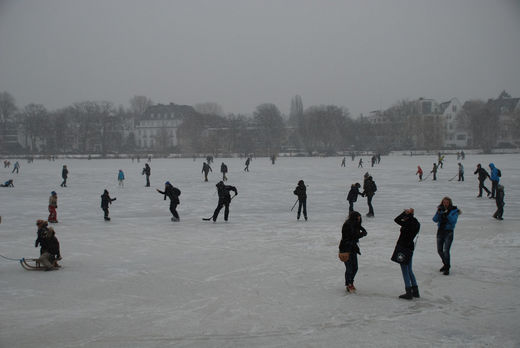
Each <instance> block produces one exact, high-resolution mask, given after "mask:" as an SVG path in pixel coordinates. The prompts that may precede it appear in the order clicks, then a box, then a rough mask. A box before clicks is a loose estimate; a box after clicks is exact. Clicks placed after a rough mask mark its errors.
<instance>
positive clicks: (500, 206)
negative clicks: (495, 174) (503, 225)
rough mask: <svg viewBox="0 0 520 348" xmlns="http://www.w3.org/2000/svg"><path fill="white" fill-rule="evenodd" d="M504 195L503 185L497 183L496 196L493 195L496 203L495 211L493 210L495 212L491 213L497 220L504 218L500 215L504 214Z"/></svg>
mask: <svg viewBox="0 0 520 348" xmlns="http://www.w3.org/2000/svg"><path fill="white" fill-rule="evenodd" d="M504 195H505V193H504V186H503V185H500V184H498V185H497V191H496V197H495V201H496V204H497V211H496V212H495V214H493V217H494V218H495V219H497V220H504V218H503V217H502V215H504V205H505V203H504Z"/></svg>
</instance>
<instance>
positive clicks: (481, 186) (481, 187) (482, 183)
mask: <svg viewBox="0 0 520 348" xmlns="http://www.w3.org/2000/svg"><path fill="white" fill-rule="evenodd" d="M482 189H484V191H486V192H487V194H488V195H489V193H490V191H489V190H488V188H487V187H486V186H485V185H484V180H482V181H480V180H479V181H478V195H479V196H482Z"/></svg>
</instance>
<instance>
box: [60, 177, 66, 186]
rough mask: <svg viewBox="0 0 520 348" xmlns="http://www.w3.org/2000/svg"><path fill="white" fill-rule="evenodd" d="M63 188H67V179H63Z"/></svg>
mask: <svg viewBox="0 0 520 348" xmlns="http://www.w3.org/2000/svg"><path fill="white" fill-rule="evenodd" d="M60 186H61V187H67V178H63V182H62V183H61V185H60Z"/></svg>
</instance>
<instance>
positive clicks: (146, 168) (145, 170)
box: [141, 163, 152, 187]
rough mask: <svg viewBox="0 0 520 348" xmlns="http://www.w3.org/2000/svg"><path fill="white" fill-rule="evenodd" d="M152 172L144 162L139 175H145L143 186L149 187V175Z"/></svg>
mask: <svg viewBox="0 0 520 348" xmlns="http://www.w3.org/2000/svg"><path fill="white" fill-rule="evenodd" d="M151 174H152V168H150V166H149V165H148V163H145V164H144V168H143V172H142V173H141V175H146V185H145V187H150V175H151Z"/></svg>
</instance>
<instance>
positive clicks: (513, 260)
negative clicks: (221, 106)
mask: <svg viewBox="0 0 520 348" xmlns="http://www.w3.org/2000/svg"><path fill="white" fill-rule="evenodd" d="M519 157H520V156H519V155H493V156H490V155H468V156H467V157H466V159H465V160H464V161H462V162H463V164H464V166H465V169H466V175H465V176H466V181H464V182H457V180H456V179H455V180H453V181H449V179H450V178H451V177H453V176H454V175H455V174H456V173H457V162H458V161H457V160H456V158H455V156H447V159H446V161H445V165H444V168H443V169H441V170H440V171H439V175H438V181H437V182H434V181H431V177H430V178H429V179H428V180H426V181H424V182H418V179H417V177H416V176H415V171H416V167H417V165H421V166H422V168H423V170H424V171H425V176H426V175H427V173H428V172H429V171H430V170H431V167H432V163H433V162H434V161H435V160H436V158H435V157H434V156H414V157H410V156H402V155H400V154H396V155H392V156H384V157H383V158H382V161H381V164H379V165H377V166H375V167H374V168H370V167H369V166H367V165H365V168H363V169H361V168H359V169H358V168H357V163H358V161H357V158H356V160H355V161H354V162H352V161H350V159H349V158H347V167H346V168H341V167H340V163H341V158H338V157H329V158H279V159H278V160H277V162H276V164H275V165H271V163H270V161H269V159H267V158H256V159H254V160H253V161H252V163H251V166H250V172H248V173H247V172H244V171H243V168H244V159H238V158H233V159H229V158H225V159H221V158H216V159H215V163H213V164H212V168H213V173H210V176H209V177H210V182H204V181H203V176H202V173H201V168H202V160H201V159H197V160H196V161H193V160H192V159H154V160H153V161H152V162H151V167H152V176H151V183H152V187H148V188H146V187H144V184H145V178H144V176H142V175H141V170H142V168H143V166H144V161H141V162H140V163H137V162H134V163H132V162H131V161H130V160H128V159H118V160H78V159H58V160H56V161H55V162H49V161H43V160H36V161H35V162H34V163H26V162H22V161H21V162H20V164H21V170H20V173H19V174H11V173H10V170H8V169H4V168H1V169H0V180H1V181H2V182H3V181H5V180H7V179H9V178H13V179H14V184H15V187H14V188H1V189H0V202H1V203H0V204H1V205H0V215H2V223H1V224H0V241H1V243H0V254H1V255H3V256H7V257H10V258H15V259H17V258H21V257H36V256H37V255H38V250H39V249H36V248H34V240H35V238H36V226H35V221H36V220H37V219H41V218H45V219H46V218H47V215H48V212H47V202H48V197H49V195H50V192H51V191H52V190H55V191H57V192H58V220H59V221H60V222H59V224H57V225H55V226H54V227H55V229H56V233H57V237H58V239H59V240H60V243H61V250H62V255H63V260H62V262H61V263H62V265H63V268H62V269H61V270H59V271H53V272H29V271H26V270H24V269H22V268H21V267H20V265H19V264H17V262H16V261H9V260H5V259H0V308H1V310H0V346H1V347H37V346H38V347H39V346H53V347H165V346H175V347H244V346H247V347H282V346H283V347H345V346H379V347H381V346H408V347H416V346H446V347H452V346H468V345H469V346H478V347H480V346H496V347H515V346H516V347H518V346H519V345H520V324H519V322H520V321H519V318H520V312H519V309H520V298H519V297H518V296H517V295H518V293H519V292H518V288H519V285H520V279H519V266H520V253H519V252H520V235H519V227H520V217H519V213H520V209H519V207H520V201H519V200H518V198H517V197H518V192H519V191H520V170H519V169H520V160H519ZM222 161H224V162H225V163H226V164H228V167H229V169H230V173H229V175H228V177H229V181H228V182H227V183H228V184H230V185H235V186H236V187H237V188H238V196H237V197H236V198H235V199H234V200H233V201H232V203H231V213H230V221H229V222H227V223H226V222H224V221H223V211H222V212H221V214H220V216H219V220H218V221H217V223H215V224H214V223H212V222H203V221H202V220H201V218H204V217H209V216H211V214H212V212H213V210H214V208H215V206H216V203H217V196H216V194H215V191H216V190H215V184H216V183H217V182H218V181H219V179H220V175H219V173H218V172H219V168H220V163H221V162H222ZM12 162H13V161H12ZM364 162H365V163H367V164H368V163H369V161H368V157H365V159H364ZM490 162H494V163H495V164H496V165H497V167H498V168H500V169H501V171H502V183H503V184H504V186H505V193H506V206H505V213H504V218H505V220H504V221H496V220H495V219H493V218H492V217H491V215H492V214H493V212H494V211H495V209H496V207H495V202H494V201H493V200H490V199H487V198H476V195H477V187H478V182H477V179H476V175H473V171H474V170H475V166H476V164H477V163H482V164H483V166H484V167H485V168H486V169H488V168H487V166H488V164H489V163H490ZM63 164H66V165H67V166H68V168H69V180H68V187H67V188H61V187H60V186H59V184H60V183H61V167H62V165H63ZM118 169H123V171H124V172H125V175H126V180H125V187H124V188H118V186H117V173H118ZM366 171H369V172H370V174H371V175H372V176H373V177H374V180H375V181H376V183H377V186H378V191H377V193H376V195H375V197H374V202H373V203H374V209H375V218H371V219H367V218H365V219H364V221H363V224H364V226H365V228H366V229H367V231H368V236H367V237H366V238H364V239H362V240H361V241H360V248H361V252H362V255H361V256H360V257H359V272H358V274H357V276H356V287H357V288H358V293H357V294H347V293H346V292H345V287H344V265H343V264H342V263H341V262H339V260H338V258H337V251H338V248H337V247H338V243H339V239H340V237H341V226H342V223H343V221H344V219H345V217H346V213H347V211H348V204H347V202H346V193H347V191H348V189H349V188H350V185H351V184H352V183H354V182H361V183H362V177H363V174H364V173H365V172H366ZM300 179H303V180H305V183H306V184H307V185H308V214H309V221H307V222H305V221H297V220H296V212H295V211H293V212H291V211H290V209H291V206H292V205H293V203H294V201H295V200H296V196H294V195H293V193H292V192H293V190H294V188H295V187H296V184H297V182H298V180H300ZM167 180H169V181H170V182H172V184H173V185H174V186H176V187H178V188H180V189H181V191H182V195H181V196H180V200H181V204H180V205H179V207H178V211H179V214H180V217H181V221H180V222H177V223H173V222H171V221H170V212H169V209H168V206H169V201H164V200H163V196H162V195H160V194H158V193H157V192H156V191H155V188H160V189H163V188H164V182H165V181H167ZM487 184H489V182H487ZM105 188H107V189H108V190H109V191H110V193H111V195H112V197H117V201H115V202H114V203H113V204H112V206H111V208H110V216H111V217H112V221H111V222H108V223H107V222H105V221H103V212H102V211H101V209H100V195H101V194H102V192H103V189H105ZM445 195H449V196H451V197H452V198H453V201H454V204H455V205H457V206H458V207H459V208H460V209H461V210H462V215H461V216H460V218H459V221H458V224H457V227H456V229H455V239H454V242H453V246H452V272H451V274H450V275H449V276H444V275H442V274H441V273H439V271H438V269H439V268H440V266H441V262H440V259H439V256H438V255H437V252H436V245H435V244H436V243H435V235H436V226H435V224H434V223H433V222H432V221H431V218H432V216H433V214H434V212H435V207H436V206H437V204H439V203H440V201H441V198H442V197H443V196H445ZM408 207H413V208H415V210H416V216H417V218H418V219H419V221H420V222H421V232H420V237H419V240H418V245H417V249H416V252H415V255H414V272H415V275H416V277H417V280H418V283H419V289H420V292H421V296H422V297H421V298H420V299H415V300H413V301H405V300H400V299H398V295H400V294H402V293H403V292H404V284H403V280H402V276H401V271H400V268H399V266H398V265H397V264H395V263H393V262H391V261H390V256H391V254H392V251H393V248H394V245H395V242H396V240H397V237H398V235H399V226H398V225H396V224H395V223H394V222H393V219H394V217H395V216H397V215H398V214H399V213H400V212H401V211H402V210H403V209H405V208H408ZM355 208H356V210H358V211H360V212H361V213H362V214H363V215H364V214H365V213H366V212H367V206H366V199H364V198H362V197H360V198H359V200H358V202H357V203H356V205H355ZM295 210H296V208H295ZM515 294H517V295H515Z"/></svg>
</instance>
